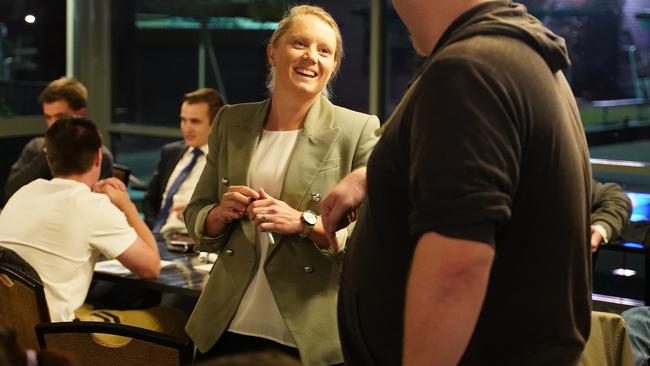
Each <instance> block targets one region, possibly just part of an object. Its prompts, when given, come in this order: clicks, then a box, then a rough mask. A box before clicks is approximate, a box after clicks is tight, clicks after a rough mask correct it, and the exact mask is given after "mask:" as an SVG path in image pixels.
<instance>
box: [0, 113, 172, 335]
mask: <svg viewBox="0 0 650 366" xmlns="http://www.w3.org/2000/svg"><path fill="white" fill-rule="evenodd" d="M101 141H102V140H101V137H100V134H99V131H98V130H97V127H96V126H95V125H94V124H93V123H92V122H90V121H88V120H86V119H82V118H63V119H61V120H59V121H58V122H56V123H55V124H53V125H52V126H51V127H50V128H49V129H48V130H47V132H46V134H45V147H46V157H47V162H48V164H49V167H50V170H51V171H52V174H54V178H52V179H51V180H45V179H36V180H34V181H32V182H31V183H29V184H27V185H25V186H23V187H22V188H20V189H19V190H18V191H17V192H16V193H15V194H14V195H13V196H12V197H11V199H10V200H9V201H8V202H7V205H6V206H5V208H4V209H3V210H2V212H1V213H0V243H2V246H4V247H6V248H9V249H11V250H13V251H15V252H16V253H17V254H18V255H20V256H21V257H22V258H23V259H24V260H25V261H26V262H27V263H29V264H30V265H31V266H32V267H34V269H35V270H36V271H37V272H38V274H39V276H40V277H41V279H42V281H43V285H44V289H45V297H46V299H47V304H48V307H49V309H50V317H51V318H52V321H71V320H73V319H75V317H76V318H80V319H82V320H89V319H94V318H93V316H94V315H93V313H92V312H90V313H88V311H87V310H85V309H86V307H84V308H82V309H80V307H81V306H82V304H83V303H84V300H85V298H86V295H87V293H88V289H89V286H90V282H91V279H92V276H93V271H94V266H95V262H96V261H97V258H98V256H99V254H103V255H104V256H105V257H107V258H117V260H118V261H119V262H120V263H122V264H123V265H124V266H125V267H127V268H128V269H130V270H131V271H132V272H133V273H135V274H136V275H139V276H141V277H144V278H155V277H157V276H158V274H159V273H160V255H159V254H158V247H157V245H156V241H155V240H154V237H153V235H152V234H151V231H149V228H147V226H146V224H145V223H144V222H143V221H142V219H141V218H140V216H139V214H138V211H137V209H136V207H135V205H134V204H133V202H131V200H130V199H129V196H128V194H127V193H126V189H125V187H124V185H123V184H122V183H121V182H120V181H119V180H117V179H116V178H108V179H105V180H102V181H99V182H98V179H99V174H100V167H101V162H102V152H101V146H102V142H101ZM157 311H159V310H155V312H154V314H158V313H156V312H157ZM132 312H135V311H132ZM114 313H115V315H116V316H117V317H118V318H121V313H119V312H114ZM129 314H130V315H129V318H130V319H129V318H121V319H123V321H122V322H125V323H130V324H132V325H138V326H143V327H148V328H150V329H153V330H158V331H167V330H168V329H170V328H168V325H165V324H167V322H168V320H165V319H160V322H159V323H155V324H152V323H149V322H148V321H147V322H146V323H144V324H141V323H139V321H138V320H137V319H138V315H137V314H135V313H129ZM134 317H135V318H134ZM140 318H142V319H151V317H150V316H149V315H147V316H144V317H140ZM153 318H157V316H156V315H154V316H153ZM134 319H136V320H134ZM176 326H177V327H178V328H179V329H182V323H181V324H177V325H176Z"/></svg>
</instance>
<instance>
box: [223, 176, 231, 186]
mask: <svg viewBox="0 0 650 366" xmlns="http://www.w3.org/2000/svg"><path fill="white" fill-rule="evenodd" d="M221 184H223V185H225V186H227V185H229V184H230V180H229V179H228V178H226V177H223V178H221Z"/></svg>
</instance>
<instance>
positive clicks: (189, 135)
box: [142, 88, 223, 233]
mask: <svg viewBox="0 0 650 366" xmlns="http://www.w3.org/2000/svg"><path fill="white" fill-rule="evenodd" d="M222 105H223V101H222V99H221V96H220V95H219V93H218V92H217V91H216V90H214V89H210V88H201V89H199V90H196V91H193V92H191V93H187V94H185V96H184V97H183V104H182V105H181V116H180V119H181V131H182V132H183V141H176V142H172V143H169V144H167V145H165V146H163V148H162V150H161V152H160V162H159V163H158V168H157V169H156V171H155V172H154V175H153V177H152V178H151V181H150V182H149V186H148V187H147V193H146V194H145V196H144V199H143V200H142V209H143V211H144V217H145V221H146V222H147V225H149V227H150V228H152V229H153V231H154V232H155V233H158V232H163V233H164V232H187V231H186V229H185V223H184V222H183V219H182V217H181V215H182V212H183V210H184V209H185V206H186V205H187V202H189V200H190V197H191V196H192V192H194V187H195V186H196V182H197V181H198V179H199V177H200V176H201V172H202V171H203V167H204V166H205V157H206V156H207V155H208V135H209V134H210V127H211V126H212V120H213V119H214V117H215V116H216V115H217V111H218V110H219V108H221V106H222ZM188 167H189V168H188ZM170 192H171V193H170Z"/></svg>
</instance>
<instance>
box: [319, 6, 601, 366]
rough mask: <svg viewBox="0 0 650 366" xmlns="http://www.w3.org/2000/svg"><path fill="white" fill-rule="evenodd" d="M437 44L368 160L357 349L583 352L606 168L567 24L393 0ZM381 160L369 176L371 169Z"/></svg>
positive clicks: (347, 319)
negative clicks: (594, 220)
mask: <svg viewBox="0 0 650 366" xmlns="http://www.w3.org/2000/svg"><path fill="white" fill-rule="evenodd" d="M393 3H394V5H395V9H396V11H397V12H398V14H399V15H400V17H401V18H402V20H403V21H404V23H405V24H406V26H407V28H408V29H409V31H410V33H411V36H412V40H413V45H414V47H415V49H416V51H417V52H418V53H419V54H420V55H422V56H428V59H427V60H426V62H425V64H424V66H423V67H422V69H421V71H420V74H419V75H418V77H417V78H416V79H415V81H414V82H413V83H412V84H411V85H410V87H409V89H408V91H407V92H406V94H405V95H404V97H403V98H402V101H401V102H400V104H399V106H398V107H397V108H396V110H395V111H394V113H393V115H392V116H391V118H390V119H389V120H388V121H387V123H386V124H385V125H384V126H383V128H382V130H381V139H380V140H379V143H378V144H377V145H376V147H375V149H374V152H373V153H372V155H371V157H370V160H369V162H368V166H367V174H366V173H365V172H364V171H356V172H353V173H352V174H351V175H350V176H348V177H346V178H345V179H344V180H343V181H342V182H341V183H340V184H339V185H338V186H337V187H335V188H334V189H333V191H332V192H331V193H330V195H329V196H328V197H327V198H326V199H325V200H324V202H323V203H322V207H323V213H324V222H325V225H326V229H327V230H328V231H330V232H332V231H333V230H334V229H336V228H337V226H339V225H337V224H338V223H339V220H338V219H339V218H340V217H350V215H347V216H346V215H345V214H346V213H349V212H350V211H349V210H351V209H355V208H356V207H358V206H359V205H360V203H361V201H362V200H363V197H364V196H366V203H365V204H364V205H363V206H362V212H361V214H360V220H359V222H358V223H357V226H356V228H355V231H354V234H353V237H352V239H351V242H350V243H349V244H348V247H347V252H346V256H345V259H344V267H343V273H342V278H341V287H340V293H339V326H340V333H341V341H342V344H343V350H344V354H345V358H346V365H364V366H369V365H398V364H402V363H403V364H404V365H456V364H460V365H573V364H576V363H577V362H578V360H579V357H580V354H581V352H582V349H583V348H584V344H585V341H586V339H587V337H588V335H589V329H590V276H591V268H590V245H589V210H590V186H591V170H590V166H589V159H588V150H587V144H586V141H585V136H584V131H583V128H582V123H581V121H580V117H579V114H578V109H577V106H576V103H575V100H574V97H573V94H572V92H571V89H570V88H569V85H568V84H567V81H566V79H565V78H564V76H563V74H562V72H561V70H562V69H565V68H567V67H568V66H569V59H568V56H567V52H566V48H565V46H564V40H563V39H562V38H560V37H558V36H556V35H554V34H553V33H551V32H550V31H549V30H548V29H546V28H544V26H543V25H542V24H541V23H540V22H539V21H538V20H536V19H535V18H533V17H531V16H530V15H528V14H527V13H526V9H525V8H524V7H523V6H521V5H517V4H512V3H510V2H508V1H483V0H393ZM366 176H367V184H366Z"/></svg>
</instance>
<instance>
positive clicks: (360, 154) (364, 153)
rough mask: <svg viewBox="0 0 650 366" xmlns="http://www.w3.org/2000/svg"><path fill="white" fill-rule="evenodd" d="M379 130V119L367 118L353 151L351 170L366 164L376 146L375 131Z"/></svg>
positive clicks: (376, 137)
mask: <svg viewBox="0 0 650 366" xmlns="http://www.w3.org/2000/svg"><path fill="white" fill-rule="evenodd" d="M378 129H379V118H377V116H368V119H367V120H366V121H365V123H364V126H363V129H362V130H361V134H360V135H359V140H358V141H357V146H356V149H355V151H354V159H353V160H352V170H355V169H358V168H361V167H364V166H366V164H368V158H370V153H371V152H372V149H373V148H374V147H375V144H377V140H378V139H379V137H378V136H377V134H376V131H377V130H378Z"/></svg>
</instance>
